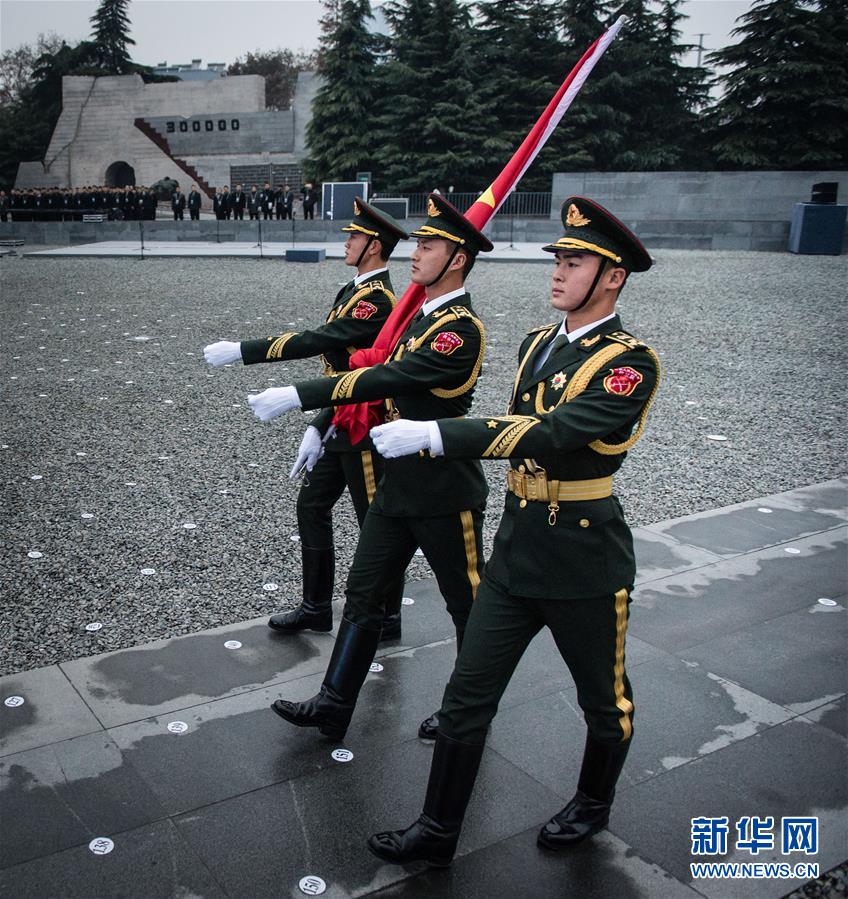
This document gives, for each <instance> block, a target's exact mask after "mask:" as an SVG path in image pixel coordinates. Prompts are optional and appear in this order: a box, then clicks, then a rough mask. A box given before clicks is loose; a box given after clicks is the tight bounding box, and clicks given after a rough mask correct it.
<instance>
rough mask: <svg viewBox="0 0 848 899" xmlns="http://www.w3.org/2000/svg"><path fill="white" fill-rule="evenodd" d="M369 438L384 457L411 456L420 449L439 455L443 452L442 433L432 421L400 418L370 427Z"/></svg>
mask: <svg viewBox="0 0 848 899" xmlns="http://www.w3.org/2000/svg"><path fill="white" fill-rule="evenodd" d="M434 438H435V440H434ZM371 439H372V440H373V441H374V448H375V449H376V450H377V452H378V453H379V454H380V455H381V456H383V457H385V458H386V459H397V458H398V456H411V455H412V454H413V453H417V452H419V451H421V450H430V454H431V455H441V454H442V452H443V447H442V435H441V432H440V431H439V426H438V425H437V424H436V422H434V421H409V420H408V419H405V418H400V419H398V420H397V421H390V422H389V423H388V424H385V425H378V426H377V427H376V428H371Z"/></svg>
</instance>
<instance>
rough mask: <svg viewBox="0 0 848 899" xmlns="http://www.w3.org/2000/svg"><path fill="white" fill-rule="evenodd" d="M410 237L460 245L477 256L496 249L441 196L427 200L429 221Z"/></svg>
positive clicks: (432, 195)
mask: <svg viewBox="0 0 848 899" xmlns="http://www.w3.org/2000/svg"><path fill="white" fill-rule="evenodd" d="M410 237H436V238H440V239H441V240H449V241H451V242H452V243H457V244H459V245H460V246H461V247H462V248H463V249H464V250H468V251H469V252H471V253H474V254H475V255H476V254H477V253H488V252H490V251H491V250H493V249H494V246H493V245H492V242H491V241H490V240H489V238H488V237H486V235H485V234H483V232H482V231H478V230H477V228H475V227H474V225H472V224H471V222H469V221H468V219H467V218H466V217H465V216H464V215H463V214H462V213H461V212H460V211H459V210H458V209H457V208H456V207H455V206H453V205H452V204H450V203H448V201H447V200H446V199H445V198H444V197H443V196H442V195H441V194H430V196H429V197H428V198H427V221H426V222H424V224H423V225H421V227H420V228H417V229H416V230H415V231H411V232H410Z"/></svg>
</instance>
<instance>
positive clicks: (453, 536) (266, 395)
mask: <svg viewBox="0 0 848 899" xmlns="http://www.w3.org/2000/svg"><path fill="white" fill-rule="evenodd" d="M412 236H414V237H417V238H418V246H417V249H416V250H415V252H414V253H413V256H412V280H413V282H414V283H416V284H420V285H423V286H424V287H425V290H426V296H427V300H426V302H425V303H424V305H423V306H422V307H421V310H420V312H419V313H418V315H417V316H416V317H415V318H413V320H412V321H411V322H410V324H409V326H408V327H407V329H406V331H405V332H404V334H403V335H402V336H401V337H400V340H399V341H398V342H397V343H396V345H395V347H394V349H393V351H392V353H391V354H390V356H389V359H388V360H387V361H386V363H385V364H379V365H375V366H372V367H368V368H359V369H356V370H354V371H348V372H346V373H345V374H341V373H339V374H335V375H333V376H332V377H329V378H321V379H318V380H314V381H304V382H300V383H298V384H296V385H294V386H289V387H281V388H272V389H271V390H265V391H263V392H262V393H260V394H258V395H256V396H252V397H250V399H249V403H250V404H251V406H252V407H253V411H254V414H255V415H257V417H259V418H261V419H262V420H263V421H268V420H269V419H271V418H273V417H275V416H276V415H280V414H282V413H283V412H286V411H288V410H290V409H295V408H302V409H321V408H324V407H326V406H327V405H328V404H331V405H345V404H349V403H359V402H367V401H370V400H382V399H385V400H388V401H389V402H388V410H389V411H388V417H397V416H405V417H407V418H412V419H417V420H427V419H430V418H433V417H441V416H450V417H454V416H461V415H465V414H466V413H467V412H468V410H469V409H470V408H471V399H472V396H473V393H474V387H475V385H476V383H477V378H478V376H479V374H480V367H481V365H482V362H483V355H484V353H485V349H486V340H485V333H484V330H483V325H482V323H481V322H480V320H479V319H478V318H477V316H476V314H475V312H474V310H473V309H472V307H471V297H470V296H469V294H468V293H467V291H466V290H465V286H464V282H465V278H466V276H467V274H468V272H469V271H470V270H471V267H472V266H473V264H474V260H475V259H476V257H477V253H478V252H480V251H484V252H488V251H489V250H491V249H492V244H491V243H490V242H489V240H488V238H486V237H485V236H484V235H483V234H481V233H480V232H479V231H478V230H477V228H475V227H474V226H473V225H472V224H471V223H470V222H469V221H468V220H467V219H466V218H465V217H464V216H463V215H462V214H461V213H460V212H458V211H457V210H456V209H454V207H453V206H451V204H450V203H448V202H446V201H445V200H443V199H442V198H441V197H438V196H431V197H430V199H429V202H428V218H427V220H426V222H425V223H424V224H423V225H422V226H421V227H420V228H419V229H418V230H417V231H413V232H412ZM487 493H488V486H487V484H486V479H485V478H484V477H483V470H482V466H481V465H480V463H479V462H477V461H476V460H474V461H471V460H467V461H466V460H460V461H451V462H445V461H444V460H443V459H439V460H433V459H430V458H424V457H422V456H418V455H415V456H414V457H413V458H411V459H399V460H393V461H391V462H386V465H385V472H384V475H383V479H382V481H381V482H380V483H379V484H378V485H377V492H376V494H375V495H374V499H373V500H372V502H371V505H370V506H369V507H368V513H367V515H366V516H365V521H364V522H363V524H362V529H361V531H360V535H359V542H358V544H357V547H356V553H355V555H354V560H353V565H352V567H351V569H350V572H349V573H348V578H347V586H346V589H345V593H346V597H347V602H346V603H345V607H344V612H343V615H342V622H341V624H340V625H339V632H338V636H337V637H336V644H335V647H334V649H333V654H332V657H331V659H330V664H329V667H328V668H327V673H326V675H325V676H324V682H323V684H322V685H321V689H320V690H319V692H318V694H317V695H316V696H313V697H312V698H311V699H308V700H306V701H305V702H287V701H285V700H277V701H276V702H275V703H274V704H273V709H274V711H275V712H276V713H277V714H278V715H280V716H281V717H282V718H285V719H286V720H287V721H290V722H291V723H292V724H295V725H297V726H298V727H317V728H318V729H319V730H320V732H321V733H323V734H324V735H326V736H328V737H331V738H333V739H341V738H342V737H343V736H344V734H345V732H346V731H347V728H348V725H349V723H350V720H351V717H352V715H353V711H354V708H355V706H356V700H357V697H358V695H359V690H360V688H361V687H362V684H363V682H364V680H365V677H366V675H367V673H368V669H369V666H370V665H371V662H372V660H373V658H374V653H375V652H376V649H377V643H378V642H379V639H380V621H381V619H382V616H383V594H384V591H385V587H386V585H387V584H388V583H390V582H391V581H392V580H393V579H394V578H396V577H397V576H398V575H399V573H400V572H402V571H404V570H405V569H406V566H407V565H408V564H409V562H410V560H411V559H412V556H413V554H414V553H415V550H416V548H417V547H419V546H420V547H421V549H422V551H423V553H424V556H425V558H426V559H427V561H428V562H429V563H430V567H431V568H432V569H433V572H434V574H435V575H436V579H437V580H438V583H439V589H440V590H441V593H442V596H443V597H444V600H445V605H446V606H447V610H448V612H449V614H450V616H451V618H452V619H453V623H454V626H455V628H456V635H457V644H458V645H459V644H461V642H462V638H463V634H464V632H465V624H466V621H467V620H468V613H469V612H470V611H471V605H472V602H473V599H474V596H475V594H476V592H477V586H478V584H479V583H480V575H481V572H482V568H483V558H482V550H483V543H482V524H483V509H484V505H485V501H486V495H487ZM437 727H438V720H437V718H436V717H435V715H431V716H430V717H429V718H427V720H426V721H424V722H423V723H422V725H421V728H420V729H419V735H420V736H422V737H425V738H429V739H432V738H433V737H434V736H435V731H436V729H437Z"/></svg>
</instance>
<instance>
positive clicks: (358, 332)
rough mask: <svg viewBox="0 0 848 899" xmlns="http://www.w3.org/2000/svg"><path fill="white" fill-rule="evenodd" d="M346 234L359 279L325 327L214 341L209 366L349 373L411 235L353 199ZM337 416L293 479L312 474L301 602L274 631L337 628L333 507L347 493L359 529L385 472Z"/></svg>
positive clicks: (398, 589) (308, 437)
mask: <svg viewBox="0 0 848 899" xmlns="http://www.w3.org/2000/svg"><path fill="white" fill-rule="evenodd" d="M342 230H343V231H346V232H348V233H349V235H350V236H349V237H348V239H347V242H346V243H345V262H346V263H347V264H348V265H350V266H352V267H354V268H356V271H357V274H356V277H354V278H353V279H352V280H351V281H349V282H348V283H347V284H346V285H345V286H344V287H343V288H342V289H341V290H340V291H339V292H338V294H337V295H336V298H335V300H334V301H333V305H332V308H331V309H330V312H329V315H328V316H327V321H326V322H325V324H323V325H321V326H320V327H318V328H315V329H313V330H310V331H301V332H299V333H298V332H293V331H289V332H287V333H285V334H281V335H280V336H278V337H269V338H268V339H267V340H243V341H241V343H233V342H229V341H220V342H218V343H213V344H210V345H209V346H207V347H206V348H205V349H204V351H203V352H204V355H205V357H206V360H207V362H209V363H210V364H212V365H215V366H220V365H226V364H227V363H230V362H235V361H239V360H241V361H243V362H244V363H245V365H252V364H254V363H258V362H282V361H284V360H287V359H305V358H308V357H310V356H320V357H321V361H322V362H323V365H324V373H325V374H327V375H332V376H337V375H338V373H340V372H348V371H349V367H348V360H349V359H350V355H351V353H353V352H354V351H355V350H357V349H360V348H365V347H370V346H371V344H373V343H374V340H375V338H376V337H377V334H378V333H379V332H380V329H381V328H382V326H383V324H384V323H385V321H386V319H387V318H388V317H389V313H390V312H391V311H392V309H394V307H395V305H396V304H397V300H396V298H395V295H394V293H393V291H392V284H391V281H390V280H389V271H388V268H387V266H386V263H387V261H388V259H389V256H390V255H391V253H392V251H393V250H394V248H395V246H396V245H397V242H398V241H399V240H400V239H401V238H405V237H406V232H405V231H404V230H403V229H402V228H401V227H400V226H399V225H398V224H397V222H396V221H395V220H394V219H393V218H392V217H391V216H390V215H387V214H385V213H383V212H381V211H380V210H377V209H374V208H372V207H371V206H369V205H368V204H367V203H364V202H362V201H361V200H359V199H356V200H354V217H353V221H352V222H351V223H350V224H349V225H347V226H346V227H345V228H342ZM332 418H333V410H331V409H330V410H327V411H326V412H325V413H324V414H322V415H320V416H318V418H316V419H315V420H314V421H313V424H312V425H310V426H309V427H308V428H307V429H306V434H305V435H304V437H303V442H302V444H301V447H300V452H299V455H298V460H297V462H296V463H295V466H294V468H293V469H292V474H291V476H292V478H294V477H296V476H297V474H299V473H300V472H301V471H302V470H303V469H304V468H305V470H306V471H307V472H308V477H307V478H306V479H305V480H304V482H303V486H302V487H301V488H300V492H299V493H298V497H297V522H298V533H299V535H300V546H301V553H302V558H303V602H302V603H301V605H300V606H299V607H298V608H297V609H295V610H294V611H292V612H288V613H284V614H280V615H274V616H273V617H272V618H271V619H270V621H269V622H268V625H269V627H272V628H274V630H276V631H278V632H280V633H285V634H292V633H296V632H297V631H301V630H314V631H329V630H332V627H333V612H332V606H331V602H332V599H333V581H334V573H335V551H334V548H333V519H332V514H333V507H334V506H335V505H336V503H337V502H338V500H339V499H340V498H341V496H342V494H343V493H344V489H345V487H347V489H348V492H349V493H350V497H351V500H352V501H353V506H354V509H355V511H356V517H357V519H358V521H359V524H360V526H361V525H362V522H363V520H364V518H365V513H366V511H367V510H368V505H369V503H370V502H371V500H372V498H373V496H374V492H375V490H376V487H377V483H378V482H379V480H380V478H381V477H382V474H383V462H382V459H381V458H380V457H379V456H378V455H377V454H376V453H375V452H374V451H373V446H372V444H371V440H370V438H369V437H368V436H367V435H366V436H365V439H364V440H360V441H359V442H358V443H356V444H352V443H351V441H350V438H349V436H348V434H347V433H346V432H344V431H343V430H339V431H338V432H336V430H335V428H333V426H332ZM325 449H326V450H327V452H326V453H325ZM404 570H405V566H404V568H401V569H400V570H399V571H397V572H396V575H397V576H396V577H395V578H394V579H393V580H392V581H391V582H390V583H387V584H386V586H385V590H384V593H383V595H382V600H383V602H384V604H385V606H386V614H385V616H384V617H383V619H382V639H384V640H390V639H396V638H398V637H400V635H401V619H400V607H401V598H402V595H403V575H404ZM378 627H379V625H378Z"/></svg>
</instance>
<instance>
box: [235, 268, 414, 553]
mask: <svg viewBox="0 0 848 899" xmlns="http://www.w3.org/2000/svg"><path fill="white" fill-rule="evenodd" d="M396 304H397V298H396V297H395V294H394V291H393V290H392V284H391V281H390V279H389V273H388V271H382V272H379V273H377V274H375V275H374V276H373V277H371V276H370V275H369V276H367V277H366V280H364V281H360V283H359V284H357V283H356V280H355V279H354V280H351V281H349V282H348V283H347V284H346V285H345V286H344V287H343V288H342V289H341V290H340V291H339V292H338V294H337V295H336V298H335V300H334V301H333V305H332V308H331V309H330V312H329V314H328V315H327V320H326V322H325V324H323V325H321V326H320V327H318V328H315V329H312V330H308V331H299V332H294V331H289V332H286V333H285V334H280V335H279V336H278V337H269V338H267V339H266V340H243V341H242V342H241V355H242V359H243V360H244V363H245V364H246V365H251V364H254V363H258V362H280V361H283V360H285V359H305V358H308V357H311V356H319V355H320V356H321V361H322V363H323V366H324V374H325V375H336V374H337V373H338V372H347V371H349V368H348V360H349V359H350V357H351V355H352V354H353V353H354V352H355V351H356V350H358V349H362V348H365V347H370V346H371V344H373V343H374V340H375V338H376V337H377V334H378V333H379V332H380V328H382V326H383V324H384V323H385V321H386V319H387V318H388V317H389V313H390V312H391V311H392V309H394V307H395V305H396ZM331 421H332V411H327V412H325V413H323V414H321V415H319V416H318V418H317V419H316V420H315V421H313V424H314V425H315V426H316V427H317V428H318V429H319V431H321V432H322V433H326V431H327V428H328V427H329V425H330V423H331ZM325 449H326V452H325V453H324V455H323V456H322V457H321V458H320V459H319V460H318V462H317V463H316V465H315V467H314V468H313V470H312V471H311V472H310V473H309V476H308V478H306V479H305V480H304V483H303V486H302V487H301V489H300V492H299V493H298V497H297V523H298V533H299V534H300V539H301V541H302V542H303V544H304V545H305V546H312V547H319V548H323V547H331V546H332V545H333V523H332V510H333V507H334V506H335V504H336V502H337V501H338V500H339V498H340V497H341V495H342V493H343V492H344V489H345V487H347V488H348V491H349V492H350V497H351V500H352V501H353V506H354V509H355V510H356V517H357V519H358V521H359V524H360V526H361V525H362V521H363V519H364V518H365V512H366V511H367V509H368V504H369V503H370V502H371V500H372V499H373V497H374V492H375V490H376V487H377V483H378V482H379V480H380V478H381V477H382V475H383V460H382V459H381V458H380V456H379V455H378V454H377V453H374V452H373V446H372V444H371V441H370V439H369V438H368V437H366V438H365V439H364V440H362V441H360V442H359V443H357V444H355V445H351V442H350V439H349V437H348V435H347V433H346V432H345V431H338V432H337V433H336V435H335V436H334V437H332V438H331V439H329V440H328V441H327V442H326V444H325Z"/></svg>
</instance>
